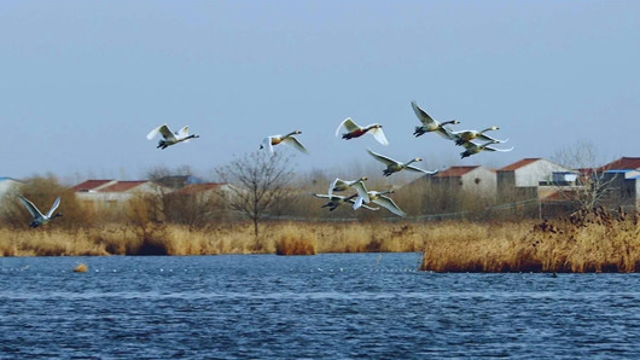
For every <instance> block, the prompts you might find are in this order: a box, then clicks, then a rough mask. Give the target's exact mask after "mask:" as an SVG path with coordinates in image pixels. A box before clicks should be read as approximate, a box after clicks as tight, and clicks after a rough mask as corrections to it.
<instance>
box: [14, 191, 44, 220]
mask: <svg viewBox="0 0 640 360" xmlns="http://www.w3.org/2000/svg"><path fill="white" fill-rule="evenodd" d="M18 198H19V199H20V201H22V203H23V204H24V207H26V208H27V210H28V211H29V213H30V214H31V216H33V219H34V220H35V219H41V218H43V217H44V216H43V215H42V213H41V212H40V210H38V208H37V207H36V206H35V205H33V203H32V202H31V201H29V200H27V199H26V198H25V197H23V196H22V195H18Z"/></svg>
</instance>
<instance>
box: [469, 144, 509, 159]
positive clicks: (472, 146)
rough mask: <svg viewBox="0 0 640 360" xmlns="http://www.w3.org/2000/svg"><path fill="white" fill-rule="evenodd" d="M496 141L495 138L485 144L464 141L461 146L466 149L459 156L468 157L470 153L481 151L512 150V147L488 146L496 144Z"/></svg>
mask: <svg viewBox="0 0 640 360" xmlns="http://www.w3.org/2000/svg"><path fill="white" fill-rule="evenodd" d="M497 143H498V142H496V141H495V140H493V141H489V142H487V143H485V144H482V145H478V144H475V143H473V142H471V141H468V142H465V143H463V144H462V146H464V147H465V149H466V150H465V151H463V152H461V153H460V158H461V159H464V158H466V157H469V156H471V155H475V154H478V153H480V152H482V151H500V152H508V151H511V150H513V147H511V148H509V149H496V148H494V147H492V146H490V145H492V144H497Z"/></svg>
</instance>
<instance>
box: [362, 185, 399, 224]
mask: <svg viewBox="0 0 640 360" xmlns="http://www.w3.org/2000/svg"><path fill="white" fill-rule="evenodd" d="M390 193H393V190H387V191H369V192H368V194H369V199H370V203H374V204H377V205H380V206H382V207H383V208H385V209H387V210H389V211H390V212H392V213H394V214H396V215H398V216H402V217H405V216H407V214H406V213H405V212H404V211H402V209H400V207H398V205H396V203H395V202H394V201H393V200H391V198H390V197H388V196H385V195H386V194H390ZM361 206H364V198H362V197H361V196H358V198H356V200H355V202H354V203H353V208H354V209H357V208H359V207H361Z"/></svg>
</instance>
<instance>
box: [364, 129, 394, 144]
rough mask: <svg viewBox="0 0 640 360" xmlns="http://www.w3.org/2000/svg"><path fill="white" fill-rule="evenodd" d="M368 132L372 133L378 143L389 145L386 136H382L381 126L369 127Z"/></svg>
mask: <svg viewBox="0 0 640 360" xmlns="http://www.w3.org/2000/svg"><path fill="white" fill-rule="evenodd" d="M369 132H370V133H371V135H373V138H374V139H376V140H377V141H378V142H379V143H380V144H382V145H389V141H387V137H386V136H384V132H383V131H382V128H381V127H379V128H375V129H371V131H369Z"/></svg>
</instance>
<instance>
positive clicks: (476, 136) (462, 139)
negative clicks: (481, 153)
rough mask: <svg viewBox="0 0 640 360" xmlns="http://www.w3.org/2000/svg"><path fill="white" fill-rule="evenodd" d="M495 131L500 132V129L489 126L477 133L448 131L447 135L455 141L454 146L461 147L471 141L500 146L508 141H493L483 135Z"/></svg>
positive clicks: (475, 131)
mask: <svg viewBox="0 0 640 360" xmlns="http://www.w3.org/2000/svg"><path fill="white" fill-rule="evenodd" d="M495 130H500V128H499V127H497V126H491V127H488V128H486V129H484V130H480V131H477V130H460V131H452V130H451V129H449V134H451V136H452V137H453V139H454V140H455V142H456V145H463V144H464V143H466V142H469V141H471V140H483V141H493V142H494V144H501V143H505V142H507V141H509V139H505V140H498V139H494V138H492V137H491V136H489V135H487V134H485V132H487V131H495Z"/></svg>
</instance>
